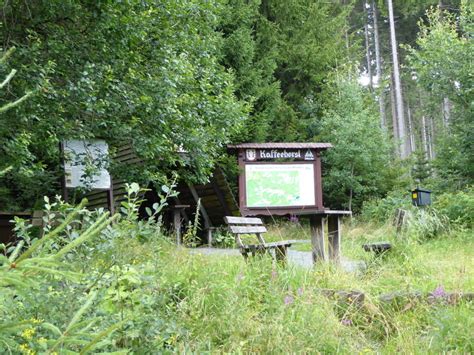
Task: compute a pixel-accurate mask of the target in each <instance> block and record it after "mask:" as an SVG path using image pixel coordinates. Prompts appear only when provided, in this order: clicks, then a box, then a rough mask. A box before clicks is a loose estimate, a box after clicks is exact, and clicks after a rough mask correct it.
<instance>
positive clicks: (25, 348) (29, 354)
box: [19, 344, 36, 355]
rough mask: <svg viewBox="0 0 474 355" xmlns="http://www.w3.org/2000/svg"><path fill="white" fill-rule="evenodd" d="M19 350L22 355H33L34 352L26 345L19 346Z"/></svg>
mask: <svg viewBox="0 0 474 355" xmlns="http://www.w3.org/2000/svg"><path fill="white" fill-rule="evenodd" d="M19 348H20V351H21V352H22V353H23V354H26V355H35V354H36V352H35V351H34V350H33V349H30V348H29V347H28V344H21V345H20V346H19Z"/></svg>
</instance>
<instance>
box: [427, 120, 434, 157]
mask: <svg viewBox="0 0 474 355" xmlns="http://www.w3.org/2000/svg"><path fill="white" fill-rule="evenodd" d="M428 129H429V149H430V157H431V159H434V158H436V152H435V133H436V132H435V122H434V119H433V118H432V117H431V118H430V120H429V127H428Z"/></svg>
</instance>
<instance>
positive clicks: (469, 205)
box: [434, 188, 474, 228]
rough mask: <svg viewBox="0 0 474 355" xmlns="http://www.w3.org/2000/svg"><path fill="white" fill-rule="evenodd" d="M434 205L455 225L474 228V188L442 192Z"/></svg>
mask: <svg viewBox="0 0 474 355" xmlns="http://www.w3.org/2000/svg"><path fill="white" fill-rule="evenodd" d="M434 207H435V208H436V210H437V211H439V212H440V213H442V214H443V215H445V216H447V217H448V218H449V220H450V221H451V223H452V224H453V225H456V226H464V227H467V228H474V191H473V189H472V188H469V189H467V190H466V191H457V192H454V193H448V192H447V193H444V194H441V195H440V196H437V197H436V199H435V201H434Z"/></svg>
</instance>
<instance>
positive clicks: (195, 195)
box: [188, 184, 212, 229]
mask: <svg viewBox="0 0 474 355" xmlns="http://www.w3.org/2000/svg"><path fill="white" fill-rule="evenodd" d="M188 187H189V191H191V194H192V195H193V198H194V201H196V203H198V201H199V195H198V193H197V191H196V188H195V187H194V186H193V185H191V184H188ZM199 210H200V212H201V214H202V218H203V219H204V228H206V229H208V228H209V227H212V223H211V220H210V219H209V215H208V214H207V212H206V208H205V207H204V205H203V204H202V200H201V204H200V205H199Z"/></svg>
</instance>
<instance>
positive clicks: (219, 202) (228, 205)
mask: <svg viewBox="0 0 474 355" xmlns="http://www.w3.org/2000/svg"><path fill="white" fill-rule="evenodd" d="M113 159H114V160H116V161H117V162H119V163H123V164H131V165H134V164H142V161H141V160H140V158H138V157H137V155H136V154H135V152H134V151H133V148H132V146H131V145H130V144H127V145H124V146H122V147H120V148H118V150H117V152H116V154H115V156H114V158H113ZM112 184H113V191H114V201H115V209H116V210H118V209H119V208H120V203H121V202H122V201H124V200H125V195H126V191H125V181H124V180H119V179H113V180H112ZM194 187H195V189H196V192H197V194H198V196H199V197H200V198H201V204H202V206H204V208H205V209H206V212H207V214H208V215H209V219H210V220H211V222H212V225H213V226H218V225H222V224H223V223H224V220H223V218H224V217H225V216H228V215H235V216H239V215H240V212H239V207H238V204H237V201H236V200H235V197H234V195H233V193H232V190H231V188H230V186H229V184H228V182H227V180H226V178H225V176H224V174H223V172H222V170H221V169H219V168H216V169H215V171H214V175H213V176H212V177H211V179H210V181H209V183H207V184H201V185H194ZM177 189H178V191H179V196H178V199H179V203H180V204H185V205H190V206H191V207H190V209H189V210H188V211H186V212H187V213H194V211H195V210H196V202H195V199H194V198H193V196H192V194H191V191H190V190H189V187H188V186H187V185H186V184H185V183H179V184H178V188H177ZM86 197H87V199H88V200H89V204H88V208H90V209H95V208H101V207H102V208H107V192H106V191H91V192H89V193H88V194H87V195H86Z"/></svg>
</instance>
